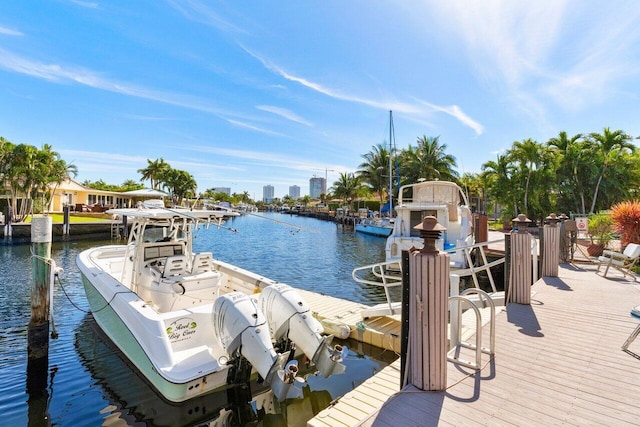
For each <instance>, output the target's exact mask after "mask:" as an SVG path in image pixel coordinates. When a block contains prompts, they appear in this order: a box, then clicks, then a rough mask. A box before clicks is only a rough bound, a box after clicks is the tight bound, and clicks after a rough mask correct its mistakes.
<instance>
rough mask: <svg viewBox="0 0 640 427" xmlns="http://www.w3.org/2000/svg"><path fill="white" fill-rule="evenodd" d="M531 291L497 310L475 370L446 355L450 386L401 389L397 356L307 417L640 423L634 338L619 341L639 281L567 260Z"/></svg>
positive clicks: (332, 422) (322, 421)
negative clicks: (491, 341) (492, 334)
mask: <svg viewBox="0 0 640 427" xmlns="http://www.w3.org/2000/svg"><path fill="white" fill-rule="evenodd" d="M532 291H533V292H534V293H535V294H534V296H533V297H532V303H531V305H518V304H511V305H509V306H508V308H507V309H506V310H505V311H503V312H501V313H499V314H498V316H497V324H496V355H495V356H494V358H490V357H489V356H488V355H483V366H484V367H483V369H482V370H481V371H479V372H477V373H476V372H475V371H473V370H470V369H467V368H462V367H460V366H457V365H453V364H451V363H450V364H449V366H448V371H447V375H448V378H447V383H448V389H447V390H446V391H443V392H423V391H421V390H417V389H415V388H413V387H412V386H407V387H405V388H403V389H402V390H400V368H399V361H397V362H395V363H394V364H392V365H389V366H387V367H386V368H385V369H383V370H382V371H381V372H380V373H378V374H377V375H375V376H374V377H372V378H370V379H369V380H367V381H365V382H364V383H363V384H362V385H360V386H358V387H357V388H355V389H354V390H353V391H351V392H349V393H347V394H346V395H345V396H343V397H342V398H341V399H340V400H339V401H338V402H337V403H336V404H334V405H333V406H331V407H329V408H327V409H325V410H323V411H321V412H320V413H319V414H318V415H317V416H316V417H315V418H313V419H311V420H310V421H309V422H308V424H307V425H309V426H318V427H320V426H356V425H362V426H380V427H382V426H393V427H396V426H437V425H576V426H577V425H579V426H584V425H598V426H603V425H610V426H621V425H638V424H639V423H640V339H639V340H638V341H636V342H635V343H633V344H632V345H631V346H630V347H629V351H628V352H623V351H622V350H621V346H622V344H623V343H624V341H625V340H626V339H627V337H628V336H629V334H630V333H631V332H632V331H633V330H634V328H635V327H636V326H637V325H638V323H639V322H640V320H639V319H637V318H634V317H632V316H631V315H630V309H631V308H632V307H633V306H635V305H638V304H640V283H638V282H633V281H629V280H625V279H624V278H623V277H622V275H621V274H619V273H618V272H610V273H609V276H608V278H603V277H602V276H600V275H596V274H595V266H594V265H592V264H579V265H569V264H563V265H561V266H560V269H559V277H557V278H549V277H547V278H543V279H541V280H539V281H537V282H536V283H535V284H534V286H533V288H532ZM305 297H306V295H305ZM314 308H315V307H314ZM345 313H346V312H345ZM354 315H355V313H354ZM484 331H485V335H486V334H488V328H485V329H484ZM484 340H485V341H483V342H487V341H488V335H487V336H486V337H484Z"/></svg>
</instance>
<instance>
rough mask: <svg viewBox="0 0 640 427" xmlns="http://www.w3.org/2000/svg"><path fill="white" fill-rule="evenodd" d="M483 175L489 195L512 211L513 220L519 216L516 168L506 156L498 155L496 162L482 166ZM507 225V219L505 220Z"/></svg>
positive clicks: (489, 162)
mask: <svg viewBox="0 0 640 427" xmlns="http://www.w3.org/2000/svg"><path fill="white" fill-rule="evenodd" d="M482 174H483V177H484V181H485V182H486V183H487V187H488V188H487V191H488V193H489V195H490V196H491V197H492V198H493V200H495V202H496V203H497V204H500V205H502V206H504V207H506V208H507V212H508V210H511V212H512V213H513V214H514V215H513V216H510V218H513V217H514V216H515V215H517V214H518V206H517V203H516V201H515V197H514V183H513V180H514V175H515V168H514V166H513V164H512V163H511V161H510V160H509V157H508V156H507V155H506V154H503V155H498V157H497V159H496V160H495V161H493V160H490V161H488V162H486V163H484V164H483V165H482ZM503 221H505V223H506V217H504V218H503Z"/></svg>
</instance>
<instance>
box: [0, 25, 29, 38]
mask: <svg viewBox="0 0 640 427" xmlns="http://www.w3.org/2000/svg"><path fill="white" fill-rule="evenodd" d="M0 34H4V35H6V36H23V35H24V34H22V33H21V32H20V31H16V30H12V29H11V28H7V27H2V26H0Z"/></svg>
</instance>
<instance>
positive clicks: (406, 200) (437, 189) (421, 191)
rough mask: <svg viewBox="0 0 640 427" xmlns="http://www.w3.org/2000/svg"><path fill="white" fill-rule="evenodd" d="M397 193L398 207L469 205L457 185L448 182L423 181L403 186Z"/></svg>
mask: <svg viewBox="0 0 640 427" xmlns="http://www.w3.org/2000/svg"><path fill="white" fill-rule="evenodd" d="M410 190H411V191H410ZM399 193H400V194H399V199H398V205H399V206H401V205H408V204H438V205H468V204H469V202H468V201H467V196H466V195H465V194H464V192H463V191H462V189H461V188H460V187H459V186H458V184H456V183H454V182H450V181H424V182H418V183H416V184H409V185H403V186H402V187H400V192H399Z"/></svg>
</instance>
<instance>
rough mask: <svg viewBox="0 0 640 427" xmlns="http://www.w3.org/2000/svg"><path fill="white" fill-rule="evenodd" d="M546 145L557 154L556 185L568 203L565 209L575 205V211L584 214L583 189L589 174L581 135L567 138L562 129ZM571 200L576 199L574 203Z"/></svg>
mask: <svg viewBox="0 0 640 427" xmlns="http://www.w3.org/2000/svg"><path fill="white" fill-rule="evenodd" d="M547 145H548V146H549V147H550V148H551V152H552V153H554V154H555V155H556V156H557V159H556V161H557V169H556V175H557V177H558V179H559V183H558V187H559V191H560V196H561V197H564V198H566V199H567V201H568V203H569V204H568V205H567V210H572V209H571V207H572V206H575V208H576V209H575V210H576V211H578V212H580V213H582V214H584V213H585V212H586V202H585V189H586V188H587V186H588V179H589V176H590V173H589V170H588V169H589V168H590V166H589V164H590V162H589V161H588V159H589V158H590V156H589V150H588V149H587V147H586V144H585V142H584V140H583V135H582V134H580V133H579V134H577V135H574V136H572V137H571V138H569V136H568V135H567V132H565V131H562V132H560V133H559V134H558V136H557V137H554V138H551V139H549V141H547ZM573 200H576V202H575V204H574V203H573V202H572V201H573ZM561 210H562V209H561Z"/></svg>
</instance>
